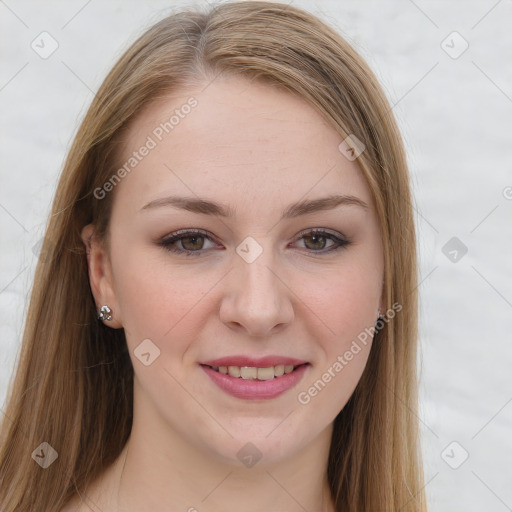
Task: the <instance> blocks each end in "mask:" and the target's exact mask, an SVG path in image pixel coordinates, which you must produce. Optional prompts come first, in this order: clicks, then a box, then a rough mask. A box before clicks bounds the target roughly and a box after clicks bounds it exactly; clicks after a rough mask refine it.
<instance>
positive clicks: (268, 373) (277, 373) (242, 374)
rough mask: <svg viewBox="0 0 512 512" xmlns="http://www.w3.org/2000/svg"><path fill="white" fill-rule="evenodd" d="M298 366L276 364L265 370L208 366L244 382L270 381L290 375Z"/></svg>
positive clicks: (251, 367) (247, 367)
mask: <svg viewBox="0 0 512 512" xmlns="http://www.w3.org/2000/svg"><path fill="white" fill-rule="evenodd" d="M298 366H300V365H297V366H294V365H293V364H289V365H288V364H287V365H284V364H278V365H276V366H268V367H266V368H257V367H255V366H210V368H211V369H212V370H215V371H216V372H219V373H222V374H224V375H230V376H231V377H235V378H240V379H245V380H272V379H274V378H278V377H282V376H283V375H285V374H288V373H292V372H293V371H294V370H295V369H296V368H298Z"/></svg>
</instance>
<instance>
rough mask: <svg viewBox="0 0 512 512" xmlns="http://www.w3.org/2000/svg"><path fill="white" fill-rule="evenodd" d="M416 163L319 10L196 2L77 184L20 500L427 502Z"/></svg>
mask: <svg viewBox="0 0 512 512" xmlns="http://www.w3.org/2000/svg"><path fill="white" fill-rule="evenodd" d="M410 201H411V196H410V190H409V181H408V171H407V166H406V159H405V155H404V150H403V147H402V142H401V139H400V135H399V132H398V130H397V127H396V124H395V121H394V119H393V117H392V113H391V109H390V106H389V104H388V102H387V101H386V99H385V96H384V94H383V92H382V90H381V88H380V86H379V85H378V83H377V80H376V79H375V77H374V75H373V74H372V72H371V71H370V69H369V68H368V66H367V65H366V64H365V63H364V62H363V60H362V59H361V57H360V56H359V55H358V54H357V53H356V52H355V51H354V50H353V49H352V48H351V47H350V46H349V45H348V44H347V42H345V41H344V40H343V39H342V38H341V37H340V36H339V35H338V34H337V33H336V32H334V31H333V30H332V29H331V28H329V27H328V26H326V25H325V24H324V23H323V22H321V21H319V20H318V19H317V18H315V17H314V16H312V15H311V14H308V13H306V12H305V11H302V10H300V9H297V8H295V7H293V6H289V5H283V4H278V3H270V2H235V3H226V4H222V5H219V6H216V7H215V8H213V9H211V10H210V11H209V12H206V13H203V12H200V11H195V10H187V11H182V12H180V13H176V14H173V15H171V16H169V17H167V18H165V19H163V20H162V21H160V22H158V23H157V24H156V25H154V26H153V27H152V28H150V29H149V30H148V31H147V32H146V33H145V34H144V35H143V36H142V37H141V38H139V39H138V40H137V41H136V42H135V43H134V44H133V45H132V46H131V47H130V48H129V49H128V50H127V52H126V53H125V54H124V55H123V56H122V57H121V59H120V60H119V62H118V63H117V64H116V65H115V66H114V68H113V69H112V71H111V72H110V73H109V75H108V76H107V78H106V79H105V81H104V83H103V85H102V86H101V88H100V90H99V91H98V93H97V95H96V97H95V98H94V100H93V103H92V105H91V107H90V108H89V111H88V112H87V115H86V116H85V119H84V120H83V122H82V125H81V127H80V129H79V131H78V133H77V136H76V138H75V141H74V143H73V146H72V148H71V150H70V153H69V155H68V158H67V161H66V163H65V166H64V170H63V173H62V177H61V179H60V182H59V185H58V190H57V194H56V198H55V201H54V205H53V210H52V215H51V218H50V221H49V224H48V228H47V232H46V237H45V243H44V244H43V247H42V251H43V252H44V253H45V254H46V257H45V262H44V263H43V262H42V261H40V262H39V265H38V267H37V270H36V276H35V282H34V289H33V292H32V297H31V301H30V307H29V311H28V316H27V322H26V327H25V334H24V338H23V346H22V355H21V358H20V364H19V367H18V369H17V371H16V374H15V379H14V381H13V385H12V389H11V390H10V395H9V400H8V403H7V408H6V411H5V412H6V415H5V418H4V421H3V424H2V430H1V446H0V448H1V451H0V508H1V509H2V510H5V511H17V510H20V511H21V510H23V511H26V510H45V511H46V510H48V511H49V510H52V511H53V510H55V511H60V510H63V511H75V510H80V511H88V510H101V511H103V512H107V511H117V510H119V511H120V510H123V511H132V510H133V511H135V510H137V511H145V510H155V509H156V510H189V511H193V510H198V511H200V512H201V511H220V510H222V511H229V510H232V509H235V508H236V509H237V510H240V509H242V510H269V511H273V510H275V511H278V510H279V511H281V510H286V511H288V512H293V511H295V510H310V511H322V512H323V511H329V512H330V511H365V510H379V511H385V512H387V511H389V512H391V511H398V510H400V511H402V512H406V511H421V512H423V511H425V510H426V505H425V498H424V493H423V490H422V488H423V475H422V467H421V456H420V450H419V443H418V425H417V421H418V420H417V416H416V413H415V411H416V410H417V382H416V344H417V290H416V286H417V280H416V279H417V275H416V272H417V269H416V240H415V230H414V224H413V217H412V208H411V203H410Z"/></svg>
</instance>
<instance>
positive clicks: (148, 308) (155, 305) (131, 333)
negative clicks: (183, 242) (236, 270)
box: [113, 246, 218, 354]
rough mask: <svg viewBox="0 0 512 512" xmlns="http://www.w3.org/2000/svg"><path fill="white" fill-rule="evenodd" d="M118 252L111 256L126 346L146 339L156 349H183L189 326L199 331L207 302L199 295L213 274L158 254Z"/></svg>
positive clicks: (205, 291) (209, 286)
mask: <svg viewBox="0 0 512 512" xmlns="http://www.w3.org/2000/svg"><path fill="white" fill-rule="evenodd" d="M119 247H122V246H119ZM121 251H122V249H121V250H120V251H119V252H118V257H117V259H114V258H115V256H114V254H113V267H114V268H116V273H115V276H114V285H115V289H116V296H117V300H118V303H119V307H120V309H121V311H122V318H123V326H124V329H125V332H126V336H127V341H128V344H129V345H130V346H131V347H134V346H136V345H137V344H138V343H140V341H142V340H143V339H146V338H149V339H151V340H154V342H155V343H156V344H157V346H159V347H160V349H163V348H164V347H165V350H166V351H172V352H173V353H174V354H176V353H179V352H180V351H181V352H183V351H184V350H185V349H186V346H187V343H188V340H189V339H191V336H193V334H194V333H193V332H191V329H192V330H195V331H199V330H200V329H201V318H200V317H199V315H200V314H201V313H200V312H201V306H203V307H204V304H206V303H207V302H206V300H205V301H203V299H206V297H207V294H208V292H209V291H210V290H211V289H212V288H213V287H214V285H215V282H216V281H218V278H217V279H215V276H212V275H211V274H210V273H208V272H192V271H191V267H190V266H189V265H184V266H183V268H181V269H180V268H179V267H177V266H174V265H171V264H170V263H168V262H166V256H165V254H164V255H163V257H162V255H159V254H158V252H157V253H155V252H154V251H152V253H151V255H150V254H149V253H148V251H147V250H143V249H140V250H137V249H136V248H133V249H132V250H131V251H130V252H129V253H128V252H126V251H125V252H124V254H123V253H122V252H121ZM162 251H163V249H162ZM202 303H203V304H202ZM202 314H203V315H204V311H203V313H202ZM187 332H188V333H189V334H188V335H187V334H186V333H187ZM171 340H172V343H171Z"/></svg>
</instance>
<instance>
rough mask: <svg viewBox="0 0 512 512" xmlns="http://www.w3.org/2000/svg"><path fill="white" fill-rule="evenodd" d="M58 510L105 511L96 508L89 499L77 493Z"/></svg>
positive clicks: (68, 511) (63, 511) (73, 511)
mask: <svg viewBox="0 0 512 512" xmlns="http://www.w3.org/2000/svg"><path fill="white" fill-rule="evenodd" d="M59 512H106V511H105V510H102V509H100V508H98V506H97V505H95V504H94V503H93V502H92V501H91V500H87V499H83V498H81V497H80V496H79V495H78V494H75V495H74V496H73V498H72V499H71V500H70V501H68V503H66V505H65V506H64V507H63V508H61V509H60V510H59Z"/></svg>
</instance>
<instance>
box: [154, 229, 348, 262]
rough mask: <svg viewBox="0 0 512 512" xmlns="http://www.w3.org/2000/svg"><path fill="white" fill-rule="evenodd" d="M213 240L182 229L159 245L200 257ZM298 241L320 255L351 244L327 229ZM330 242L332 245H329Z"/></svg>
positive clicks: (205, 234)
mask: <svg viewBox="0 0 512 512" xmlns="http://www.w3.org/2000/svg"><path fill="white" fill-rule="evenodd" d="M212 239H213V236H212V235H211V234H209V233H208V232H207V231H203V230H201V229H181V230H179V231H176V232H174V233H171V234H170V235H169V236H166V237H165V238H163V239H162V240H160V241H159V242H158V245H159V246H161V247H164V248H165V249H166V250H167V251H169V252H173V253H176V254H182V255H184V256H200V255H201V254H204V252H205V249H208V247H205V246H204V245H205V240H208V241H209V242H210V243H211V242H212ZM297 240H299V241H301V240H303V241H304V243H305V248H306V249H310V252H313V253H320V254H325V253H327V252H332V251H336V250H338V249H342V248H343V247H346V246H347V245H349V244H350V241H349V240H346V239H344V238H343V237H342V235H339V234H336V233H334V232H332V233H331V232H330V231H328V230H325V229H310V230H307V231H303V232H301V233H299V237H298V239H297ZM329 241H330V242H331V245H327V242H329ZM179 246H181V247H179ZM326 247H327V248H326ZM210 248H211V247H210Z"/></svg>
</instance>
